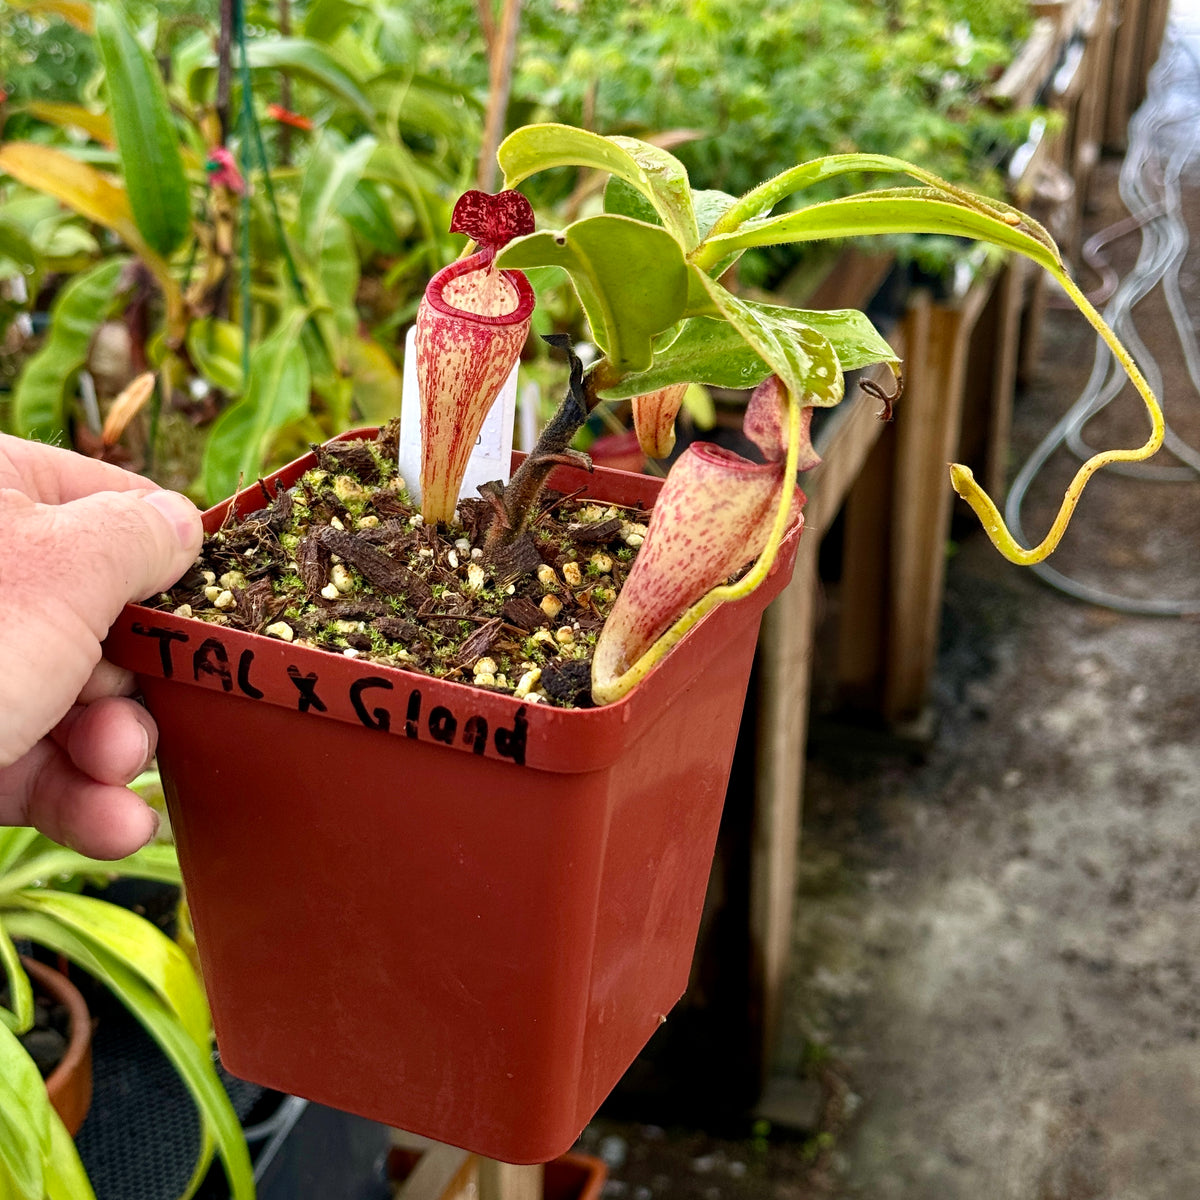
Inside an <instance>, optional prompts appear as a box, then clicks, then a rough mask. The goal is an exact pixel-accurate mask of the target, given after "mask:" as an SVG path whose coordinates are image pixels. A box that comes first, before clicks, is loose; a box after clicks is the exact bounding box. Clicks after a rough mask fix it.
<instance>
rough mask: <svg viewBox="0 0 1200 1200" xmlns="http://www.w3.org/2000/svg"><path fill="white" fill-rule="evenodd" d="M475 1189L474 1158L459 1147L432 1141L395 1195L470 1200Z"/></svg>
mask: <svg viewBox="0 0 1200 1200" xmlns="http://www.w3.org/2000/svg"><path fill="white" fill-rule="evenodd" d="M474 1187H475V1162H474V1156H473V1155H471V1154H469V1153H468V1152H467V1151H466V1150H460V1149H459V1148H458V1147H457V1146H445V1145H442V1144H441V1143H440V1142H430V1143H428V1145H426V1146H424V1147H423V1148H422V1149H421V1157H420V1158H419V1159H417V1165H416V1166H415V1167H413V1169H412V1172H411V1173H410V1174H409V1176H408V1178H407V1179H405V1180H404V1182H403V1183H400V1184H398V1185H397V1186H396V1187H395V1189H394V1190H393V1192H392V1195H393V1198H394V1200H469V1197H470V1196H471V1194H472V1192H473V1190H474Z"/></svg>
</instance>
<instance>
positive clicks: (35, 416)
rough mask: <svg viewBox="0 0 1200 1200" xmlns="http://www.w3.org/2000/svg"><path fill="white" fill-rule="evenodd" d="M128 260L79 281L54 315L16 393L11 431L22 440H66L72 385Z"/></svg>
mask: <svg viewBox="0 0 1200 1200" xmlns="http://www.w3.org/2000/svg"><path fill="white" fill-rule="evenodd" d="M127 261H128V260H126V259H124V258H110V259H108V260H106V261H105V262H102V263H99V264H97V265H96V266H95V267H93V268H92V269H91V270H90V271H84V272H83V274H81V275H76V276H75V278H74V279H72V280H71V281H70V283H68V284H67V285H66V287H64V288H63V290H62V291H61V292H60V293H59V295H58V298H57V299H56V300H55V302H54V307H53V308H52V309H51V310H50V329H49V333H48V334H47V336H46V340H45V342H44V343H43V344H42V347H41V349H40V350H38V352H37V353H36V354H35V355H33V357H32V358H30V359H29V361H28V362H26V364H25V369H24V370H23V371H22V372H21V375H20V378H18V380H17V384H16V387H15V388H14V389H13V400H12V427H13V432H14V433H15V434H17V436H18V437H25V438H31V437H36V438H38V439H40V440H41V441H45V442H54V441H60V440H62V439H63V438H64V437H65V436H66V406H67V385H68V384H69V383H71V381H72V380H73V379H74V378H75V376H76V374H77V373H78V372H79V370H80V369H81V368H82V367H83V365H84V363H85V362H86V361H87V355H88V349H89V348H90V347H91V344H92V337H93V336H94V335H95V332H96V330H97V329H98V328H99V327H100V325H101V324H103V322H104V321H105V320H106V319H107V317H108V314H109V312H110V310H111V309H112V305H113V296H114V294H115V292H116V290H117V283H118V281H119V280H120V278H121V271H122V270H123V269H124V267H125V263H126V262H127Z"/></svg>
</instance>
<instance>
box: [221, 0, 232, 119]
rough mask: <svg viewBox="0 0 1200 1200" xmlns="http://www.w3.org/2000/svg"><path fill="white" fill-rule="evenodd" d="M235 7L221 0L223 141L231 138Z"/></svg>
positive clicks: (229, 2)
mask: <svg viewBox="0 0 1200 1200" xmlns="http://www.w3.org/2000/svg"><path fill="white" fill-rule="evenodd" d="M233 6H234V0H221V26H220V32H219V33H218V35H217V122H218V124H219V125H220V127H221V141H222V143H224V141H225V139H226V138H227V137H228V136H229V93H230V91H231V89H232V86H233Z"/></svg>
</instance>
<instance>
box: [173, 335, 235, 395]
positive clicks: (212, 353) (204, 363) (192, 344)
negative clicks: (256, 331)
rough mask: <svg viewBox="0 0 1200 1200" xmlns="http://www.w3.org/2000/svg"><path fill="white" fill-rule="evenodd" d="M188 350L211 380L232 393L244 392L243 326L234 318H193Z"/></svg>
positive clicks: (206, 376)
mask: <svg viewBox="0 0 1200 1200" xmlns="http://www.w3.org/2000/svg"><path fill="white" fill-rule="evenodd" d="M187 351H188V357H189V358H191V360H192V363H193V364H194V366H195V367H196V370H197V371H199V372H200V374H201V375H203V376H204V378H205V379H207V380H208V381H209V383H212V384H214V385H215V386H216V387H219V388H220V389H221V391H223V392H225V393H226V394H227V395H230V396H240V395H241V394H242V388H243V386H244V384H245V380H244V379H243V378H242V330H241V327H240V326H238V325H235V324H234V323H233V322H232V321H222V320H220V319H219V318H217V317H205V318H204V319H203V320H200V321H192V322H190V323H189V325H188V331H187Z"/></svg>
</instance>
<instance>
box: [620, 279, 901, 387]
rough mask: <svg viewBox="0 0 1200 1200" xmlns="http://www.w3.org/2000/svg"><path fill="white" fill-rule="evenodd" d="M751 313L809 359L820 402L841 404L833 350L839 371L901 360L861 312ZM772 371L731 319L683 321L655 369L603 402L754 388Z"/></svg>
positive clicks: (764, 308) (752, 307) (768, 308)
mask: <svg viewBox="0 0 1200 1200" xmlns="http://www.w3.org/2000/svg"><path fill="white" fill-rule="evenodd" d="M742 304H743V305H744V306H745V309H746V310H747V312H748V314H753V315H755V316H756V317H757V319H758V320H759V321H760V322H762V323H763V324H764V325H765V326H769V327H770V328H771V329H772V330H773V331H774V334H775V336H776V337H777V338H779V339H780V340H781V341H784V342H788V343H790V344H791V346H792V347H793V350H794V354H795V356H796V359H797V362H798V363H799V362H800V360H802V359H803V358H804V357H807V358H808V360H809V361H810V364H811V365H810V367H809V369H808V374H807V376H806V378H807V379H808V383H807V386H806V388H805V392H806V393H809V394H813V395H821V396H824V399H823V400H820V401H817V402H819V403H823V404H836V403H837V402H838V400H840V399H841V393H840V383H839V385H838V388H837V389H835V390H834V391H830V390H829V387H828V378H829V377H828V376H822V375H820V374H819V373H818V372H819V370H820V369H825V370H828V368H829V354H828V351H827V349H826V347H827V346H829V347H831V348H832V350H833V352H834V354H835V356H836V362H837V365H838V366H839V367H840V371H839V372H838V373H837V376H836V377H837V378H838V379H839V381H840V379H841V371H852V370H856V369H857V368H859V367H865V366H867V365H869V364H871V363H876V362H889V363H893V364H895V363H898V362H899V359H898V358H897V356H896V352H895V351H894V350H893V349H892V348H891V346H889V345H888V343H887V342H886V341H885V340H884V339H883V338H882V337H881V336H880V335H879V333H878V332H877V331H876V330H875V327H874V326H873V325H872V324H871V322H870V321H868V320H867V318H866V317H865V316H864V315H863V314H862V313H860V312H856V311H855V310H853V309H839V310H836V311H832V312H808V311H805V310H801V309H791V308H780V307H777V306H775V305H768V304H754V303H751V302H750V301H742ZM773 371H774V368H773V367H772V366H770V365H769V364H768V363H767V362H766V361H765V360H764V359H763V357H762V356H761V355H760V354H759V353H758V352H757V351H756V350H755V349H754V348H753V346H751V345H750V344H749V343H748V342H747V340H746V337H745V335H744V334H743V333H742V332H741V330H739V329H738V328H737V327H736V326H734V325H732V324H730V323H729V322H728V321H725V320H713V319H711V318H709V317H692V318H691V319H690V320H687V321H685V322H684V323H683V328H682V330H681V331H680V334H679V336H678V337H677V338H676V339H675V340H674V341H673V342H672V343H671V344H670V346H668V347H667V348H666V349H664V350H660V351H659V352H658V353H656V354H655V356H654V365H653V366H652V367H651V368H650V369H649V370H648V371H644V372H642V373H641V374H637V375H627V376H626V377H625V378H624V379H622V380H621V381H620V382H619V383H618V384H617V385H616V386H615V387H611V388H606V389H605V390H604V391H602V392H601V393H600V395H601V398H602V399H604V400H624V399H627V398H628V397H630V396H641V395H645V394H646V393H647V392H653V391H657V390H658V389H659V388H662V387H667V386H669V385H670V384H673V383H703V384H708V385H709V386H711V387H726V388H740V389H744V388H751V387H754V386H755V385H756V384H759V383H761V382H762V381H763V380H764V379H766V378H767V376H768V375H770V374H772V373H773Z"/></svg>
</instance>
